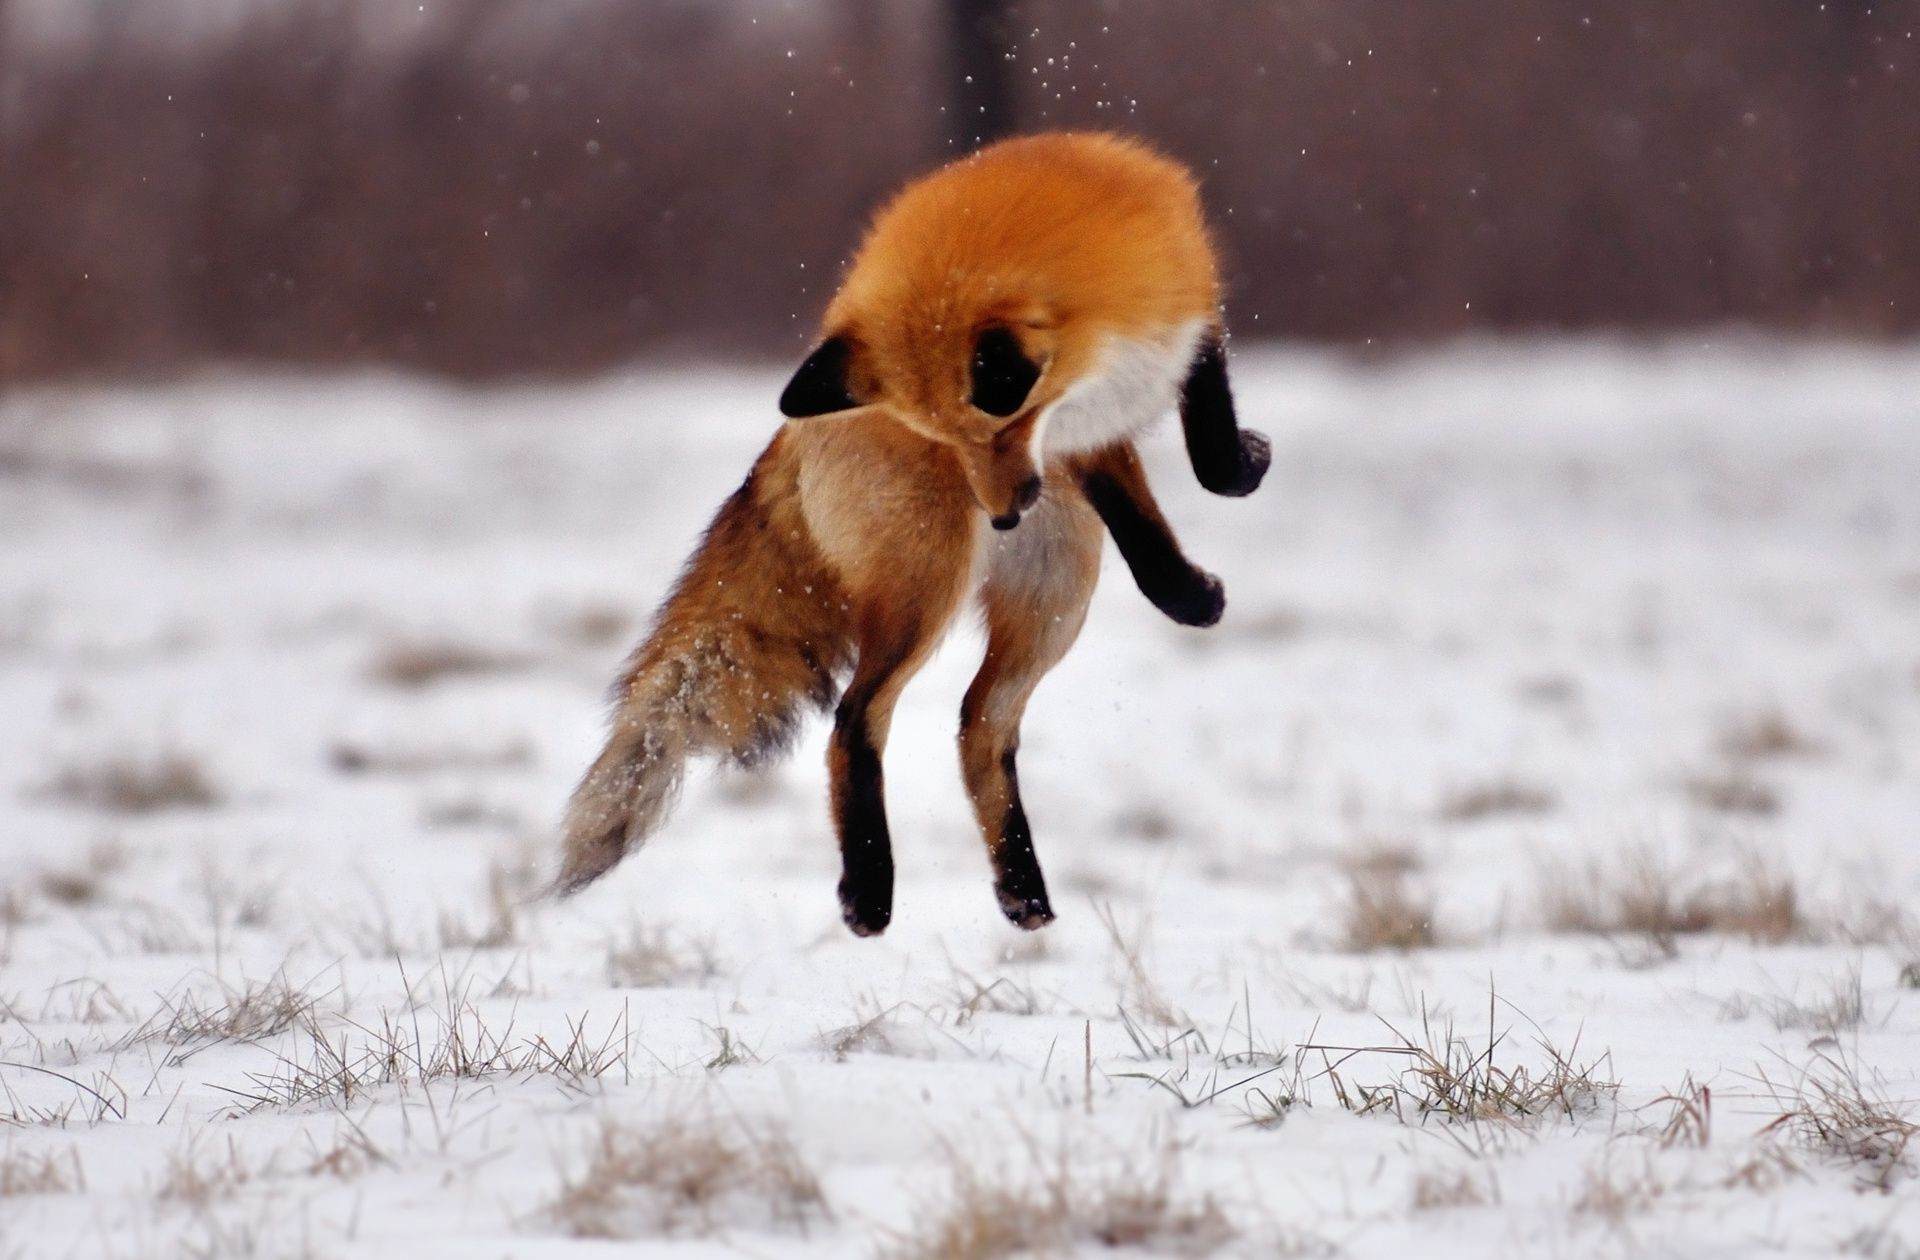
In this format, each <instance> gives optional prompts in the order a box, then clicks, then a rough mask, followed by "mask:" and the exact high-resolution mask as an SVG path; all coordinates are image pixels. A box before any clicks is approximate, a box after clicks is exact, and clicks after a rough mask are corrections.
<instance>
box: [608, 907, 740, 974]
mask: <svg viewBox="0 0 1920 1260" xmlns="http://www.w3.org/2000/svg"><path fill="white" fill-rule="evenodd" d="M723 970H724V969H723V968H722V966H721V963H720V956H719V953H718V951H717V950H716V948H715V946H714V943H713V942H712V941H711V940H704V939H696V938H693V937H689V936H686V935H683V934H682V933H679V932H676V931H674V930H672V929H671V928H665V927H658V926H655V925H653V924H648V923H633V924H631V925H630V926H628V928H627V929H626V930H625V931H624V932H620V933H617V934H616V935H615V936H614V937H613V938H612V939H611V940H610V941H608V942H607V983H608V984H611V985H612V986H613V987H614V988H616V989H670V988H691V987H694V986H697V985H702V984H706V983H708V982H709V981H711V980H714V979H716V978H717V977H719V976H720V975H721V974H722V972H723Z"/></svg>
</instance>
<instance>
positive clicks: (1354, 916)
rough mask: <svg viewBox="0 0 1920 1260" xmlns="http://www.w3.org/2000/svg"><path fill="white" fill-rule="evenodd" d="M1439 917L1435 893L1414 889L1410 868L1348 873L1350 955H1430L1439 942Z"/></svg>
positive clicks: (1345, 928)
mask: <svg viewBox="0 0 1920 1260" xmlns="http://www.w3.org/2000/svg"><path fill="white" fill-rule="evenodd" d="M1433 914H1434V897H1433V894H1432V892H1430V891H1428V890H1426V889H1423V888H1416V887H1414V884H1413V880H1412V879H1411V877H1410V876H1409V875H1408V874H1407V871H1406V867H1405V866H1403V865H1399V864H1386V863H1380V862H1362V863H1356V864H1353V865H1351V866H1349V867H1348V870H1347V901H1346V906H1345V910H1344V915H1343V919H1342V925H1341V935H1342V939H1343V942H1344V944H1345V945H1346V948H1347V949H1348V950H1349V951H1351V952H1353V953H1356V954H1365V953H1372V952H1374V951H1376V950H1382V949H1391V950H1399V951H1400V952H1402V953H1404V952H1406V951H1408V950H1413V949H1427V948H1429V947H1431V946H1432V945H1433V944H1434V941H1435V936H1434V930H1433Z"/></svg>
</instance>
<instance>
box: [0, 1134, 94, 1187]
mask: <svg viewBox="0 0 1920 1260" xmlns="http://www.w3.org/2000/svg"><path fill="white" fill-rule="evenodd" d="M86 1188H87V1176H86V1173H85V1171H84V1170H83V1169H82V1168H81V1167H80V1152H79V1151H77V1150H75V1149H73V1148H72V1147H69V1148H68V1149H67V1150H66V1151H64V1152H54V1151H33V1150H19V1149H16V1148H14V1147H13V1146H11V1145H9V1146H8V1147H7V1148H6V1149H4V1150H0V1199H11V1198H23V1197H25V1196H27V1195H37V1194H79V1193H81V1192H82V1191H84V1190H85V1189H86Z"/></svg>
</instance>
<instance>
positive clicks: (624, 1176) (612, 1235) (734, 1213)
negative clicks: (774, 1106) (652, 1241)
mask: <svg viewBox="0 0 1920 1260" xmlns="http://www.w3.org/2000/svg"><path fill="white" fill-rule="evenodd" d="M831 1216H832V1212H831V1210H830V1209H829V1207H828V1204H827V1199H826V1194H825V1192H824V1191H823V1190H822V1189H821V1186H820V1179H819V1178H818V1177H817V1176H815V1174H814V1172H813V1169H812V1167H811V1166H810V1165H809V1164H808V1163H807V1161H806V1160H805V1159H803V1158H802V1157H801V1155H800V1152H799V1150H798V1149H797V1148H796V1147H795V1146H794V1144H793V1141H792V1139H791V1138H790V1137H788V1136H787V1134H786V1131H785V1130H784V1129H781V1128H778V1127H775V1126H773V1125H771V1124H768V1125H762V1126H758V1127H756V1126H751V1125H749V1124H747V1123H746V1122H744V1121H737V1120H730V1121H723V1120H719V1119H716V1118H714V1117H713V1116H711V1115H698V1116H696V1115H668V1116H664V1117H660V1118H657V1119H653V1120H649V1121H645V1122H639V1123H636V1122H628V1121H617V1120H608V1121H606V1122H604V1123H602V1124H601V1126H600V1128H599V1130H598V1132H597V1133H596V1134H595V1137H594V1142H593V1145H592V1146H591V1148H590V1149H589V1150H588V1152H587V1155H586V1159H585V1161H584V1162H583V1163H582V1164H581V1166H580V1167H579V1168H578V1169H576V1170H574V1171H572V1172H569V1173H566V1174H565V1175H563V1177H562V1180H561V1185H560V1192H559V1194H558V1195H556V1196H555V1197H554V1199H553V1201H552V1202H550V1203H549V1204H548V1205H547V1206H546V1208H545V1209H544V1210H543V1211H542V1212H541V1214H540V1219H541V1220H542V1221H544V1222H545V1223H547V1224H549V1225H551V1226H553V1227H554V1228H557V1229H559V1230H560V1231H561V1232H563V1233H566V1234H570V1235H572V1236H573V1237H576V1238H603V1239H637V1238H653V1237H661V1236H670V1235H708V1234H716V1233H721V1232H724V1231H726V1230H728V1229H730V1228H734V1227H747V1228H753V1229H784V1230H793V1231H798V1232H801V1233H805V1232H806V1231H807V1229H808V1227H809V1226H810V1225H811V1224H812V1223H813V1222H814V1221H815V1220H824V1219H830V1218H831Z"/></svg>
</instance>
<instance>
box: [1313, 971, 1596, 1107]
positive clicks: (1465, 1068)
mask: <svg viewBox="0 0 1920 1260" xmlns="http://www.w3.org/2000/svg"><path fill="white" fill-rule="evenodd" d="M1498 1002H1499V999H1498V997H1497V996H1495V995H1494V994H1492V993H1489V994H1488V995H1487V1039H1486V1044H1485V1045H1484V1047H1481V1048H1475V1047H1474V1046H1473V1045H1472V1044H1470V1043H1469V1042H1468V1040H1467V1039H1466V1038H1465V1037H1462V1036H1459V1035H1457V1034H1456V1033H1455V1032H1454V1030H1453V1026H1452V1024H1451V1023H1448V1024H1445V1025H1442V1026H1439V1027H1436V1026H1435V1024H1434V1022H1433V1018H1432V1017H1431V1016H1430V1015H1429V1013H1428V1012H1427V1011H1426V1009H1425V1008H1424V1005H1423V1007H1422V1010H1421V1016H1420V1036H1419V1038H1417V1039H1416V1038H1414V1037H1411V1036H1408V1035H1407V1034H1405V1033H1403V1032H1401V1031H1400V1030H1399V1029H1398V1028H1395V1027H1394V1026H1393V1025H1392V1024H1387V1023H1386V1021H1385V1020H1382V1021H1381V1022H1382V1024H1383V1025H1385V1027H1386V1029H1387V1031H1388V1032H1389V1033H1391V1034H1392V1035H1393V1038H1394V1039H1393V1041H1392V1042H1391V1043H1389V1044H1385V1045H1378V1046H1336V1045H1315V1044H1307V1045H1302V1046H1301V1047H1299V1049H1298V1050H1297V1051H1296V1052H1295V1056H1296V1071H1295V1076H1296V1082H1295V1088H1294V1090H1293V1091H1291V1093H1290V1095H1289V1101H1290V1102H1291V1101H1293V1100H1298V1099H1304V1098H1306V1097H1308V1096H1309V1094H1310V1093H1311V1091H1312V1089H1313V1088H1314V1087H1315V1085H1316V1084H1318V1083H1319V1082H1322V1081H1324V1082H1325V1083H1326V1084H1328V1085H1329V1086H1330V1087H1331V1088H1332V1091H1333V1096H1334V1099H1335V1101H1336V1102H1338V1103H1339V1104H1340V1106H1341V1107H1342V1108H1344V1109H1345V1110H1347V1111H1351V1112H1354V1113H1356V1114H1359V1115H1370V1114H1375V1113H1379V1114H1386V1115H1391V1116H1394V1117H1396V1118H1397V1119H1399V1120H1401V1121H1402V1122H1405V1121H1406V1120H1407V1119H1408V1118H1409V1117H1411V1118H1413V1119H1418V1120H1425V1119H1427V1118H1429V1117H1437V1118H1440V1119H1444V1120H1452V1121H1466V1122H1481V1121H1488V1122H1494V1123H1498V1124H1505V1125H1526V1124H1531V1123H1535V1122H1537V1121H1540V1120H1544V1119H1548V1118H1550V1117H1554V1116H1560V1117H1564V1118H1566V1119H1578V1118H1580V1117H1583V1116H1586V1115H1589V1114H1591V1113H1593V1112H1596V1111H1598V1110H1600V1109H1601V1107H1602V1106H1603V1105H1605V1104H1606V1103H1608V1102H1610V1101H1612V1099H1613V1098H1614V1097H1615V1096H1616V1095H1618V1093H1619V1092H1620V1086H1619V1085H1618V1084H1616V1083H1615V1082H1614V1081H1612V1080H1610V1079H1608V1078H1607V1077H1606V1076H1603V1075H1601V1072H1602V1070H1603V1068H1605V1067H1606V1065H1607V1064H1608V1061H1609V1058H1610V1056H1608V1055H1604V1054H1603V1055H1601V1056H1600V1057H1599V1058H1598V1059H1594V1060H1592V1061H1590V1062H1586V1063H1582V1062H1580V1061H1579V1060H1578V1058H1577V1055H1578V1053H1579V1049H1580V1046H1579V1041H1578V1039H1576V1040H1575V1042H1574V1044H1573V1046H1572V1047H1570V1048H1569V1049H1567V1050H1565V1051H1562V1050H1561V1049H1560V1048H1559V1047H1558V1046H1556V1045H1554V1044H1553V1042H1551V1041H1550V1040H1548V1039H1547V1037H1546V1036H1545V1035H1544V1034H1539V1035H1537V1036H1536V1039H1535V1044H1536V1045H1537V1046H1538V1047H1539V1049H1540V1050H1541V1052H1542V1053H1543V1054H1544V1056H1545V1058H1546V1063H1545V1065H1544V1066H1543V1067H1538V1068H1529V1067H1527V1066H1526V1065H1524V1064H1519V1065H1506V1064H1502V1063H1500V1062H1499V1050H1500V1046H1501V1044H1502V1042H1504V1040H1505V1039H1506V1034H1505V1033H1504V1032H1497V1031H1496V1030H1495V1019H1494V1015H1495V1008H1496V1004H1497V1003H1498ZM1535 1031H1536V1034H1538V1028H1537V1026H1536V1029H1535ZM1314 1057H1317V1058H1318V1060H1319V1063H1320V1067H1319V1070H1318V1071H1316V1072H1313V1073H1309V1072H1308V1071H1307V1070H1306V1065H1307V1063H1308V1061H1309V1059H1310V1058H1314ZM1383 1057H1384V1058H1388V1059H1391V1060H1396V1061H1398V1062H1399V1063H1400V1064H1401V1066H1400V1067H1399V1068H1398V1069H1397V1070H1396V1071H1395V1072H1394V1073H1393V1074H1392V1075H1391V1076H1389V1077H1388V1078H1387V1079H1386V1080H1384V1081H1374V1082H1369V1081H1363V1080H1361V1079H1360V1078H1359V1077H1358V1076H1357V1074H1355V1073H1354V1072H1353V1070H1352V1065H1354V1064H1356V1063H1368V1062H1374V1061H1377V1060H1378V1059H1380V1058H1383Z"/></svg>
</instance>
